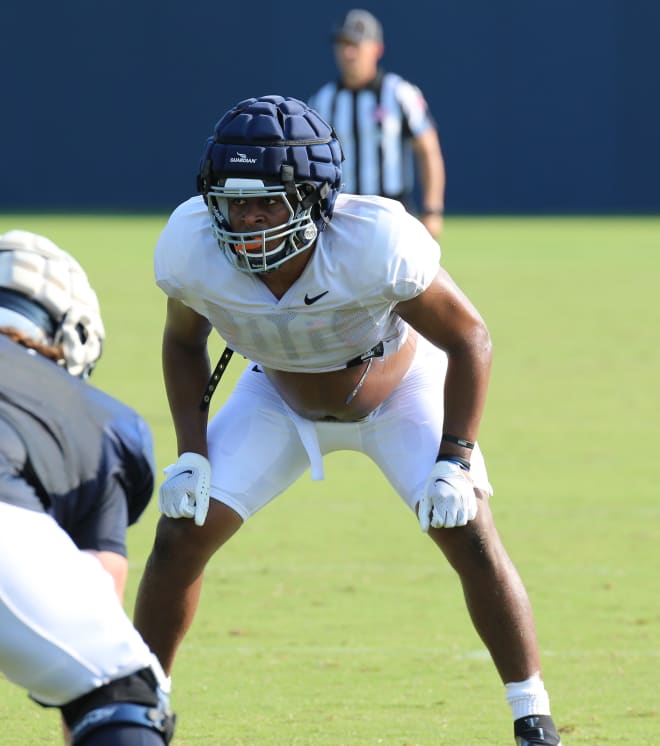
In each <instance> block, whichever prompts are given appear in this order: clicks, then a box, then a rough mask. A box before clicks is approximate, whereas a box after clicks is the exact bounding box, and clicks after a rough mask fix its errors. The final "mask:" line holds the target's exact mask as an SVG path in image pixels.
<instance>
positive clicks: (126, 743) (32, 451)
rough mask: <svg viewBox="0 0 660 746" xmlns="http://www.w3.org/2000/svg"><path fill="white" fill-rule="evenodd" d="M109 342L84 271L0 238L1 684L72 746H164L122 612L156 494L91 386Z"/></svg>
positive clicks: (15, 238) (135, 637) (140, 657)
mask: <svg viewBox="0 0 660 746" xmlns="http://www.w3.org/2000/svg"><path fill="white" fill-rule="evenodd" d="M103 338H104V328H103V323H102V320H101V316H100V312H99V306H98V301H97V297H96V294H95V293H94V290H93V289H92V288H91V287H90V285H89V282H88V279H87V276H86V274H85V272H84V271H83V269H82V267H81V266H80V265H79V264H78V263H77V262H76V261H75V260H74V259H73V258H72V257H71V256H70V255H69V254H67V253H66V252H64V251H62V250H61V249H59V248H58V247H57V246H56V245H55V244H54V243H52V242H51V241H50V240H48V239H47V238H45V237H43V236H38V235H36V234H34V233H29V232H27V231H22V230H12V231H9V232H8V233H5V234H4V235H1V236H0V381H1V383H0V568H1V570H0V672H1V673H3V674H4V675H5V676H6V677H7V678H8V679H10V680H11V681H13V682H14V683H16V684H18V685H19V686H21V687H24V688H25V689H27V690H28V691H29V692H30V696H31V697H32V698H33V699H34V700H36V701H37V702H39V703H40V704H42V705H44V706H46V707H57V708H59V709H60V710H61V713H62V717H63V720H64V723H65V727H64V731H65V739H66V740H67V741H70V743H72V744H73V745H74V746H163V744H167V743H169V742H170V740H171V737H172V732H173V726H174V717H173V715H172V713H171V712H170V710H169V704H168V696H167V694H166V691H165V690H166V689H167V687H168V682H167V680H166V678H165V675H164V673H163V671H162V669H161V667H160V665H159V663H158V661H157V660H156V657H155V656H154V655H153V654H152V653H151V652H150V650H149V648H148V646H147V645H146V644H145V642H144V640H143V639H142V637H141V636H140V635H139V633H138V632H137V631H136V629H135V628H134V627H133V625H132V624H131V622H130V620H129V618H128V616H127V615H126V614H125V612H124V610H123V608H122V604H121V597H122V594H123V589H124V584H125V581H126V575H127V568H128V563H127V559H126V529H127V526H128V525H130V524H132V523H134V522H135V521H137V519H138V518H139V516H140V515H141V514H142V512H143V510H144V508H145V506H146V505H147V503H148V501H149V499H150V497H151V494H152V490H153V484H154V469H153V463H154V459H153V449H152V440H151V434H150V431H149V429H148V427H147V425H146V423H145V422H144V421H143V420H142V419H141V418H140V417H139V415H138V414H137V413H135V412H134V411H133V410H132V409H129V407H127V406H125V405H124V404H122V403H121V402H119V401H117V400H116V399H113V398H112V397H110V396H108V395H107V394H104V393H103V392H101V391H99V390H98V389H95V388H93V387H92V386H90V385H89V384H88V383H87V382H86V381H85V380H84V379H86V378H87V376H88V375H89V374H90V372H91V370H92V369H93V368H94V366H95V364H96V362H97V360H98V358H99V356H100V355H101V347H102V343H103Z"/></svg>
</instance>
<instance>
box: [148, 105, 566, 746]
mask: <svg viewBox="0 0 660 746" xmlns="http://www.w3.org/2000/svg"><path fill="white" fill-rule="evenodd" d="M341 161H342V153H341V147H340V144H339V142H338V140H337V138H336V136H335V133H334V131H333V130H332V128H331V127H330V126H329V125H328V124H327V123H326V122H325V120H323V119H322V118H321V117H320V116H319V115H318V114H317V112H315V111H314V110H313V109H311V108H309V107H308V106H307V105H306V104H304V103H303V102H301V101H298V100H296V99H291V98H283V97H281V96H266V97H262V98H251V99H247V100H245V101H242V102H240V103H239V104H237V105H236V106H235V107H234V108H232V109H231V110H230V111H228V112H227V113H226V114H225V115H224V116H223V117H222V118H221V119H220V121H219V122H218V124H217V125H216V127H215V131H214V133H213V135H212V137H210V138H209V140H208V142H207V143H206V147H205V149H204V153H203V155H202V159H201V165H200V170H199V177H198V188H199V195H198V196H195V197H192V198H191V199H189V200H187V201H186V202H184V203H183V204H181V205H180V206H179V207H178V208H177V209H176V210H175V211H174V213H173V214H172V215H171V217H170V219H169V221H168V223H167V225H166V227H165V228H164V230H163V232H162V234H161V236H160V238H159V241H158V243H157V247H156V253H155V274H156V281H157V283H158V285H159V286H160V287H161V288H162V290H163V291H164V292H165V293H166V295H167V296H168V301H167V318H166V322H165V329H164V336H163V365H164V377H165V385H166V389H167V394H168V399H169V404H170V408H171V413H172V418H173V422H174V429H175V431H176V437H177V441H178V451H179V458H178V460H177V461H176V463H175V464H173V465H172V466H171V467H168V469H167V470H166V473H167V479H166V480H165V482H164V483H163V484H162V486H161V488H160V494H159V504H160V508H161V511H162V512H163V514H164V515H163V516H162V517H161V519H160V521H159V524H158V528H157V533H156V537H155V542H154V547H153V550H152V552H151V556H150V559H149V561H148V563H147V567H146V570H145V573H144V575H143V578H142V581H141V584H140V589H139V593H138V599H137V606H136V616H135V623H136V626H137V627H138V629H139V630H140V631H141V632H142V634H143V636H144V638H145V640H146V641H147V642H148V643H149V645H150V646H151V648H152V650H153V651H154V652H155V653H156V654H157V655H158V656H159V658H160V660H161V663H162V664H163V666H164V668H165V670H166V671H168V672H169V671H170V670H171V668H172V664H173V661H174V657H175V653H176V650H177V647H178V645H179V643H180V642H181V640H182V639H183V637H184V635H185V633H186V630H187V629H188V627H189V625H190V623H191V622H192V619H193V616H194V613H195V609H196V606H197V603H198V600H199V594H200V590H201V585H202V573H203V570H204V567H205V565H206V563H207V562H208V560H209V559H210V557H211V556H212V555H213V554H214V553H215V552H216V551H217V549H218V548H219V547H220V546H221V545H222V544H224V543H225V542H226V541H227V540H228V539H229V538H230V537H231V536H232V535H233V534H234V533H236V532H237V531H238V530H239V528H240V527H241V526H242V524H243V523H244V522H245V521H246V520H248V519H249V518H251V517H252V516H253V515H254V514H255V513H256V512H257V511H258V510H260V509H261V508H263V507H264V505H266V504H267V503H268V502H269V501H270V500H272V499H274V498H275V497H277V495H279V494H280V493H282V492H283V491H284V490H286V488H287V487H288V486H290V485H291V484H292V483H293V482H294V481H295V480H297V479H298V478H299V477H300V476H301V475H302V474H303V472H304V471H305V470H306V469H307V468H308V467H311V474H312V478H314V479H322V478H323V455H324V454H326V453H330V452H331V451H336V450H339V449H351V450H355V451H360V452H362V453H365V454H366V455H368V456H369V457H370V458H371V460H372V461H373V462H375V463H376V464H377V465H378V466H379V467H380V469H381V470H382V472H383V474H384V475H385V476H386V477H387V479H388V480H389V481H390V483H391V484H392V486H393V487H394V489H395V490H396V491H397V492H398V494H399V495H400V496H401V498H402V499H403V500H404V501H405V503H406V504H407V505H408V507H409V508H410V510H411V512H412V513H413V515H417V517H418V520H419V523H420V525H421V528H422V530H423V531H425V532H428V534H429V536H430V538H431V539H432V541H433V542H435V544H436V545H437V546H438V547H439V549H440V550H441V551H442V552H443V553H444V555H445V556H446V558H447V560H448V561H449V563H450V564H451V566H452V567H453V568H454V569H455V570H456V572H457V573H458V575H459V577H460V580H461V583H462V586H463V590H464V594H465V598H466V601H467V605H468V609H469V613H470V616H471V618H472V621H473V623H474V625H475V627H476V630H477V632H478V633H479V635H480V636H481V638H482V640H483V641H484V643H485V645H486V647H487V648H488V650H489V652H490V654H491V656H492V658H493V661H494V663H495V666H496V668H497V671H498V673H499V675H500V677H501V679H502V681H503V683H504V684H505V692H506V698H507V700H508V702H509V704H510V706H511V710H512V714H513V719H514V721H515V725H514V733H515V738H516V739H517V743H518V744H520V745H524V746H528V745H530V744H545V745H546V746H557V744H559V736H558V735H557V732H556V729H555V726H554V724H553V721H552V718H551V715H550V705H549V697H548V694H547V691H546V689H545V686H544V683H543V680H542V678H541V673H540V661H539V653H538V646H537V640H536V633H535V629H534V619H533V614H532V609H531V606H530V602H529V599H528V597H527V593H526V591H525V588H524V586H523V583H522V581H521V579H520V577H519V575H518V573H517V571H516V569H515V567H514V566H513V564H512V562H511V560H510V559H509V557H508V555H507V553H506V551H505V549H504V547H503V545H502V542H501V541H500V538H499V535H498V533H497V530H496V528H495V524H494V522H493V516H492V513H491V510H490V506H489V498H490V495H491V492H492V490H491V486H490V484H489V481H488V475H487V472H486V466H485V463H484V459H483V456H482V454H481V451H480V449H479V446H478V445H477V442H476V441H477V434H478V431H479V423H480V420H481V416H482V411H483V407H484V404H485V401H486V389H487V385H488V380H489V373H490V366H491V340H490V336H489V333H488V329H487V327H486V324H485V323H484V321H483V319H482V318H481V316H480V314H479V313H478V311H477V309H476V308H475V307H474V305H473V304H472V303H471V302H470V301H469V300H468V298H467V297H466V296H465V295H464V294H463V293H462V292H461V290H460V289H459V288H458V287H457V285H456V284H455V283H454V282H453V281H452V279H451V277H450V276H449V275H448V274H447V272H446V271H445V270H444V269H443V268H442V267H441V266H439V258H440V257H439V247H438V245H437V243H436V242H435V240H434V239H433V238H432V237H431V235H430V234H429V232H428V231H427V230H426V229H425V228H424V226H423V225H422V223H421V222H419V221H418V220H417V219H416V218H414V217H413V216H411V215H410V214H408V213H407V212H406V211H405V209H404V208H403V206H402V205H401V204H400V203H399V202H396V201H394V200H390V199H387V198H383V197H380V196H358V195H353V194H341V193H340V188H341V183H342V171H341ZM212 328H215V329H216V330H217V331H218V332H219V334H220V335H221V336H222V337H223V338H224V340H225V341H226V342H227V345H228V348H227V352H226V354H224V355H223V357H222V359H221V361H220V366H219V368H218V369H217V370H216V372H215V373H214V374H213V376H212V377H211V379H210V382H209V383H208V385H207V381H209V375H210V372H211V371H210V368H209V365H208V355H207V338H208V335H209V333H210V331H211V329H212ZM231 350H235V351H236V352H237V353H239V354H240V355H242V356H244V357H245V358H247V359H248V360H249V361H250V363H249V365H248V366H247V368H246V370H245V372H244V373H243V375H242V377H241V378H240V380H239V382H238V384H237V386H236V388H235V389H234V391H233V392H232V394H231V395H230V397H229V399H228V401H227V403H226V404H225V405H224V406H223V407H222V408H221V409H220V411H219V412H218V413H217V414H216V415H215V416H214V417H213V419H212V421H211V422H210V424H208V427H207V416H208V400H209V397H210V395H211V393H212V390H213V388H214V387H215V386H216V385H217V382H218V379H219V376H220V374H221V371H222V368H223V366H224V365H226V363H227V360H228V357H229V354H230V351H231ZM376 530H377V526H376ZM495 740H498V739H495Z"/></svg>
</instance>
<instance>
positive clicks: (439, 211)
mask: <svg viewBox="0 0 660 746" xmlns="http://www.w3.org/2000/svg"><path fill="white" fill-rule="evenodd" d="M444 214H445V211H444V210H443V209H442V208H441V207H439V208H438V209H437V210H424V212H423V213H422V215H438V216H441V215H444Z"/></svg>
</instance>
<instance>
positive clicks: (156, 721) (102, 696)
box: [61, 668, 175, 746]
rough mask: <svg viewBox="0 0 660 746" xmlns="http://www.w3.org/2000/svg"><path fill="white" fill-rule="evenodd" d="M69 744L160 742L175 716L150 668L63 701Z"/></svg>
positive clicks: (168, 736) (158, 745) (145, 745)
mask: <svg viewBox="0 0 660 746" xmlns="http://www.w3.org/2000/svg"><path fill="white" fill-rule="evenodd" d="M61 710H62V716H63V717H64V721H65V722H66V724H67V727H68V728H69V730H70V731H71V744H72V746H138V745H139V746H163V744H168V743H169V742H170V741H171V740H172V736H173V734H174V722H175V716H174V714H173V713H172V711H171V710H170V707H169V699H168V697H167V695H166V694H165V693H164V692H163V691H162V689H160V688H159V686H158V682H157V680H156V676H155V675H154V672H153V670H152V669H151V668H144V669H142V670H140V671H137V672H136V673H134V674H130V675H129V676H125V677H123V678H121V679H117V680H115V681H111V682H110V683H109V684H106V685H105V686H102V687H99V688H98V689H95V690H93V691H92V692H89V693H88V694H85V695H83V696H82V697H79V698H78V699H75V700H73V702H69V703H68V704H66V705H64V706H63V707H62V708H61Z"/></svg>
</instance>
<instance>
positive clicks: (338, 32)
mask: <svg viewBox="0 0 660 746" xmlns="http://www.w3.org/2000/svg"><path fill="white" fill-rule="evenodd" d="M334 39H335V41H339V40H340V39H346V40H347V41H350V42H353V43H354V44H359V43H360V42H361V41H379V42H382V41H383V27H382V26H381V23H380V21H379V20H378V19H377V18H376V17H375V16H373V15H372V14H371V13H369V11H368V10H361V9H359V8H357V9H354V10H349V11H348V13H347V14H346V17H345V18H344V20H343V21H342V23H341V25H340V26H338V27H337V28H336V29H335V32H334Z"/></svg>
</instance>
